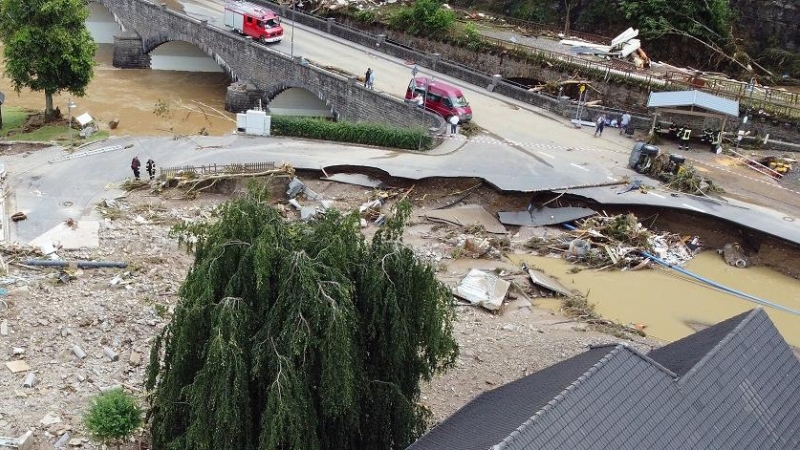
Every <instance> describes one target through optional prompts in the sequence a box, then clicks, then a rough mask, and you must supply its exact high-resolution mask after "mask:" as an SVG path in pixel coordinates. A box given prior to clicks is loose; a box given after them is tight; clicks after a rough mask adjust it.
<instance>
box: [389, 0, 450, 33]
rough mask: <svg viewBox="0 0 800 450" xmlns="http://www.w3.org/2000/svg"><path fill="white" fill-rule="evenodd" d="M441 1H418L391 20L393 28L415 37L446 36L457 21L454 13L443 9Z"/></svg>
mask: <svg viewBox="0 0 800 450" xmlns="http://www.w3.org/2000/svg"><path fill="white" fill-rule="evenodd" d="M442 4H443V2H442V1H441V0H416V1H415V2H414V4H413V5H411V6H409V7H406V8H403V9H401V10H400V11H398V12H397V13H395V14H394V15H392V16H391V17H390V18H389V24H390V25H391V26H392V28H395V29H398V30H403V31H405V32H406V33H408V34H411V35H414V36H420V35H426V36H435V35H445V34H447V33H449V32H450V29H451V28H453V25H454V24H455V21H456V15H455V13H454V12H453V11H450V10H447V9H443V8H442Z"/></svg>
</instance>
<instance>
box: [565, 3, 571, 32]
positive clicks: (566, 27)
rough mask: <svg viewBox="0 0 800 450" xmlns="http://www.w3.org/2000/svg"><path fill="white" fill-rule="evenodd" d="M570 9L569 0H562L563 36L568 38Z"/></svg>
mask: <svg viewBox="0 0 800 450" xmlns="http://www.w3.org/2000/svg"><path fill="white" fill-rule="evenodd" d="M571 9H572V4H571V2H570V0H564V12H565V14H564V15H565V16H566V17H565V18H564V38H566V39H569V11H570V10H571Z"/></svg>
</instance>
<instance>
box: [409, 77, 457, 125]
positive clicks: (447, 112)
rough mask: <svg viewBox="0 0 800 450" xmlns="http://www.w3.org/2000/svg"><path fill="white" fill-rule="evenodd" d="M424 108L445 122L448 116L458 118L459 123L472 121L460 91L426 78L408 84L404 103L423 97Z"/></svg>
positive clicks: (418, 78)
mask: <svg viewBox="0 0 800 450" xmlns="http://www.w3.org/2000/svg"><path fill="white" fill-rule="evenodd" d="M426 91H427V93H428V95H427V98H426V99H425V108H427V109H429V110H431V111H434V112H436V113H439V114H441V115H442V117H444V118H445V120H447V119H450V116H458V121H459V122H460V123H464V122H469V121H470V120H472V108H470V107H469V102H467V99H466V98H464V94H462V93H461V89H459V88H457V87H455V86H452V85H449V84H447V83H445V82H443V81H439V80H431V79H430V78H426V77H417V78H414V79H413V80H411V82H410V83H408V89H406V101H409V102H413V101H414V99H415V98H416V96H417V95H419V96H420V98H422V97H425V92H426Z"/></svg>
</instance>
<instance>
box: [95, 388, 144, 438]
mask: <svg viewBox="0 0 800 450" xmlns="http://www.w3.org/2000/svg"><path fill="white" fill-rule="evenodd" d="M83 423H84V425H86V428H87V429H88V430H89V434H91V435H92V437H94V438H95V439H99V440H101V441H103V442H108V441H118V440H121V439H125V438H127V437H130V436H131V434H133V432H134V431H135V430H136V429H137V428H139V426H140V425H141V424H142V410H141V409H140V408H139V406H138V405H137V404H136V399H135V398H133V396H132V395H130V394H127V393H125V392H124V391H123V390H122V389H114V390H111V391H108V392H105V393H103V394H100V395H98V396H96V397H94V399H93V400H92V406H91V407H90V408H89V411H88V412H87V413H86V415H85V416H84V418H83ZM117 448H119V445H117Z"/></svg>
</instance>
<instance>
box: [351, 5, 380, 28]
mask: <svg viewBox="0 0 800 450" xmlns="http://www.w3.org/2000/svg"><path fill="white" fill-rule="evenodd" d="M353 18H354V19H355V20H357V21H359V22H361V23H365V24H367V25H371V24H373V23H374V22H375V20H376V19H377V16H376V15H375V13H374V12H372V11H370V10H368V9H362V10H360V11H356V12H355V13H354V14H353Z"/></svg>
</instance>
